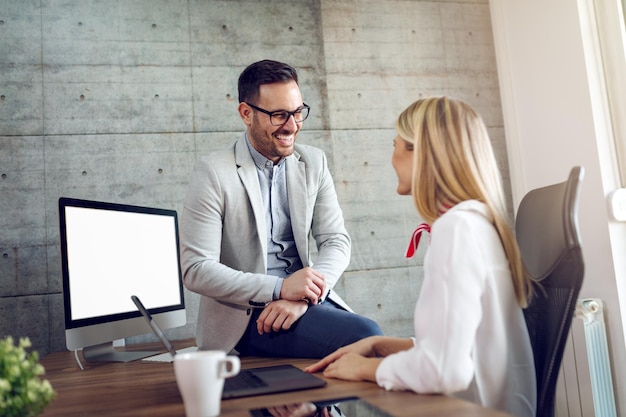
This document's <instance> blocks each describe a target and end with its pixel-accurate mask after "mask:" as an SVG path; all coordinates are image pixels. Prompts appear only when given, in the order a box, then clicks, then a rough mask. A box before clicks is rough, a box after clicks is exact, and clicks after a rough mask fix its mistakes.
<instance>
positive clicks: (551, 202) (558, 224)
mask: <svg viewBox="0 0 626 417" xmlns="http://www.w3.org/2000/svg"><path fill="white" fill-rule="evenodd" d="M583 176H584V168H583V167H574V168H573V169H572V170H571V172H570V175H569V178H568V180H567V181H565V182H562V183H559V184H554V185H550V186H546V187H542V188H538V189H535V190H532V191H529V192H528V193H527V194H526V195H525V196H524V198H523V199H522V201H521V202H520V205H519V208H518V211H517V217H516V219H515V234H516V238H517V241H518V244H519V247H520V251H521V255H522V260H523V262H524V266H525V268H526V270H527V272H528V273H529V274H530V276H531V277H532V278H533V280H534V281H535V285H534V288H535V294H534V297H533V299H532V301H531V303H530V305H529V306H528V307H527V308H526V309H525V310H524V317H525V319H526V325H527V326H528V332H529V334H530V341H531V344H532V349H533V354H534V357H535V372H536V375H537V417H552V416H554V406H555V404H554V403H555V394H556V383H557V378H558V375H559V370H560V367H561V361H562V359H563V351H564V349H565V343H566V342H567V337H568V333H569V330H570V327H571V324H572V317H573V315H574V309H575V306H576V300H577V298H578V294H579V292H580V287H581V286H582V282H583V275H584V262H583V256H582V249H581V241H580V234H579V231H578V191H579V188H580V184H581V182H582V179H583Z"/></svg>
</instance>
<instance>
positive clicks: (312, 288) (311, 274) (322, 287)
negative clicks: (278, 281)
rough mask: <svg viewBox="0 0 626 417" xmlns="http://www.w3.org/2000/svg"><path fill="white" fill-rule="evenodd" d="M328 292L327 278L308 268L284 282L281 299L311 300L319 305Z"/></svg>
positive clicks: (297, 272)
mask: <svg viewBox="0 0 626 417" xmlns="http://www.w3.org/2000/svg"><path fill="white" fill-rule="evenodd" d="M325 291H326V278H325V277H324V275H323V274H322V273H320V272H317V271H316V270H315V269H313V268H310V267H306V268H302V269H300V270H299V271H296V272H294V273H293V274H291V275H290V276H288V277H287V278H285V279H284V280H283V285H282V288H281V289H280V298H281V299H284V300H292V301H298V300H309V302H310V303H311V304H317V303H318V302H319V300H320V299H321V298H322V296H323V295H324V292H325Z"/></svg>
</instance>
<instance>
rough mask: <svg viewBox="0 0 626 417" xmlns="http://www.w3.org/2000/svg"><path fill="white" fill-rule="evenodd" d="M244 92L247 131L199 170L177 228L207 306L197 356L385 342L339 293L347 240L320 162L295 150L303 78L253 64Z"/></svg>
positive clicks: (316, 353)
mask: <svg viewBox="0 0 626 417" xmlns="http://www.w3.org/2000/svg"><path fill="white" fill-rule="evenodd" d="M238 87H239V107H238V111H239V116H240V117H241V120H242V121H243V122H244V124H245V125H246V131H245V133H244V134H243V135H242V136H241V137H240V138H239V140H237V141H236V142H235V143H234V144H233V145H231V146H230V147H229V148H227V149H225V150H222V151H218V152H215V153H213V154H210V155H208V156H206V157H204V158H201V159H199V161H198V162H197V164H196V168H195V171H194V174H193V176H192V179H191V183H190V186H189V190H188V192H187V196H186V198H185V203H184V207H183V213H182V218H181V235H180V237H181V258H182V259H181V264H182V269H183V276H184V282H185V285H186V287H187V288H189V289H190V290H191V291H194V292H196V293H199V294H200V295H201V297H200V309H199V313H198V331H197V336H196V338H197V343H198V347H199V348H200V349H220V350H225V351H227V352H228V351H230V350H231V349H233V348H234V349H236V350H237V351H238V352H239V353H240V354H241V355H244V356H245V355H254V356H274V357H308V358H321V357H324V356H325V355H327V354H329V353H331V352H333V351H334V350H335V349H337V348H338V347H340V346H343V345H346V344H349V343H352V342H354V341H356V340H359V339H361V338H364V337H367V336H371V335H378V334H382V332H381V330H380V327H379V326H378V324H376V323H375V322H374V321H372V320H370V319H368V318H366V317H363V316H360V315H357V314H355V313H353V312H351V310H350V309H349V307H348V306H347V305H346V304H345V303H344V302H343V300H341V298H340V297H339V296H338V295H337V294H336V293H335V292H334V291H333V290H332V288H333V286H334V285H335V284H336V283H337V281H338V279H339V278H340V276H341V274H342V273H343V271H344V270H345V268H346V267H347V266H348V263H349V261H350V237H349V236H348V233H347V231H346V229H345V227H344V221H343V216H342V212H341V208H340V207H339V203H338V201H337V195H336V193H335V188H334V183H333V179H332V177H331V175H330V172H329V171H328V163H327V160H326V157H325V155H324V153H323V152H322V151H321V150H320V149H317V148H314V147H312V146H307V145H300V144H298V145H296V137H297V136H298V133H299V131H300V129H301V128H302V124H303V122H304V121H305V120H306V119H307V117H308V115H309V110H310V108H309V106H308V105H307V104H306V103H304V101H303V100H302V95H301V92H300V88H299V86H298V76H297V73H296V70H295V69H293V68H292V67H291V66H289V65H287V64H284V63H281V62H276V61H270V60H265V61H260V62H256V63H253V64H251V65H249V66H248V67H247V68H246V69H245V70H244V71H243V72H242V73H241V75H240V77H239V85H238ZM310 238H312V240H311V239H310ZM313 241H314V243H313ZM312 244H315V245H316V250H317V255H316V256H315V258H313V257H312V254H311V249H312V248H311V247H310V246H311V245H312Z"/></svg>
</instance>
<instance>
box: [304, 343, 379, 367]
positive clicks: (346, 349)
mask: <svg viewBox="0 0 626 417" xmlns="http://www.w3.org/2000/svg"><path fill="white" fill-rule="evenodd" d="M379 338H380V336H370V337H366V338H365V339H361V340H359V341H356V342H354V343H352V344H349V345H346V346H343V347H341V348H339V349H337V350H336V351H334V352H333V353H331V354H330V355H328V356H326V357H325V358H322V359H321V360H319V361H318V362H316V363H314V364H313V365H310V366H308V367H306V368H304V370H305V371H306V372H311V373H313V372H318V371H321V370H322V369H324V368H326V367H327V366H328V365H330V364H331V363H333V362H335V361H336V360H337V359H339V358H340V357H342V356H343V355H345V354H347V353H356V354H358V355H360V356H376V352H375V351H374V344H375V343H376V341H377V339H379Z"/></svg>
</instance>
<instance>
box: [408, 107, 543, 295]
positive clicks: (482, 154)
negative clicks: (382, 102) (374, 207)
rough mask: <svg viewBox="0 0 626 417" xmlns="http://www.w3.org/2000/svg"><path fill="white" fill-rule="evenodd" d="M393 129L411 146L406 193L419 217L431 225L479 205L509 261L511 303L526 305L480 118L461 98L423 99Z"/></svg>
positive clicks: (525, 284)
mask: <svg viewBox="0 0 626 417" xmlns="http://www.w3.org/2000/svg"><path fill="white" fill-rule="evenodd" d="M396 130H397V132H398V135H400V137H401V138H402V139H404V140H405V141H407V142H408V143H410V144H412V145H413V182H412V195H413V200H414V202H415V207H416V208H417V211H418V212H419V213H420V215H421V216H422V218H423V219H424V220H425V221H426V222H428V223H432V222H434V221H435V219H437V218H438V217H439V216H441V214H443V212H445V210H446V209H447V208H449V207H452V206H454V205H455V204H457V203H460V202H461V201H465V200H478V201H481V202H483V203H484V204H485V205H486V206H487V208H488V210H489V212H490V214H491V216H492V221H493V225H494V227H495V228H496V231H497V232H498V235H499V236H500V240H501V242H502V246H503V247H504V252H505V254H506V257H507V259H508V261H509V266H510V268H511V276H512V279H513V287H514V289H515V295H516V297H517V301H518V303H519V304H520V306H522V307H526V306H527V305H528V302H529V301H530V297H531V296H532V286H531V281H530V279H529V278H528V277H527V275H526V274H525V273H524V267H523V264H522V260H521V256H520V252H519V247H518V245H517V241H516V239H515V236H514V234H513V230H512V228H511V226H510V224H509V221H508V214H507V209H506V203H505V199H504V192H503V189H502V178H501V176H500V170H499V169H498V165H497V163H496V159H495V156H494V153H493V149H492V147H491V141H490V139H489V135H488V133H487V129H486V127H485V124H484V122H483V120H482V118H481V117H480V115H479V114H478V113H477V112H476V111H474V109H472V108H471V107H470V106H469V105H468V104H466V103H464V102H463V101H461V100H455V99H451V98H449V97H428V98H423V99H420V100H418V101H416V102H414V103H413V104H411V105H410V106H409V107H407V108H406V109H405V110H404V111H403V112H402V113H401V114H400V116H399V117H398V120H397V123H396Z"/></svg>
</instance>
